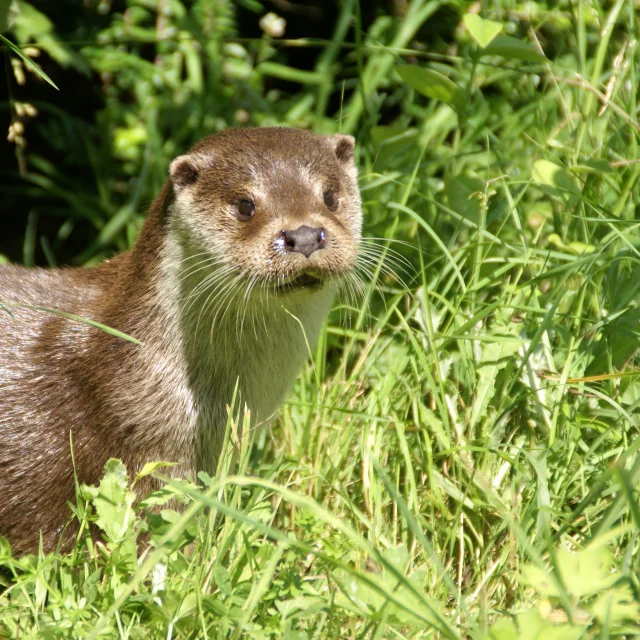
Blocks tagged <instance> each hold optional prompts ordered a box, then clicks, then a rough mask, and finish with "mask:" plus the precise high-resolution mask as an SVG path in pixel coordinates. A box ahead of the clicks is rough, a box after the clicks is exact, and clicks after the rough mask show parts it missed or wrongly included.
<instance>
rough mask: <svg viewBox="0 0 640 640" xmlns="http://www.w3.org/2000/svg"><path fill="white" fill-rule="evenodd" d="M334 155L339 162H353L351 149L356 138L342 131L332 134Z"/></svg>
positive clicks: (354, 144)
mask: <svg viewBox="0 0 640 640" xmlns="http://www.w3.org/2000/svg"><path fill="white" fill-rule="evenodd" d="M332 137H333V142H334V144H335V151H336V156H338V160H340V161H341V162H353V149H354V147H355V146H356V139H355V138H354V137H353V136H348V135H346V134H344V133H335V134H333V136H332Z"/></svg>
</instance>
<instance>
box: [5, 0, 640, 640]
mask: <svg viewBox="0 0 640 640" xmlns="http://www.w3.org/2000/svg"><path fill="white" fill-rule="evenodd" d="M18 4H19V5H20V6H21V8H22V13H21V15H20V16H19V17H18V18H15V20H14V22H13V23H12V26H11V28H10V29H9V30H8V31H7V32H5V36H6V39H7V40H8V41H9V43H13V44H14V45H15V46H16V47H17V48H19V49H20V51H21V52H22V54H23V55H24V54H25V51H26V54H27V55H28V56H31V57H30V59H31V60H32V61H33V62H36V63H38V64H39V65H41V67H42V70H43V71H44V72H46V73H47V74H48V75H49V76H50V80H51V81H52V82H54V83H56V84H58V83H57V82H56V79H57V78H58V79H60V78H62V79H64V78H69V77H70V76H69V75H64V74H69V73H71V72H73V73H77V74H78V77H79V78H80V77H82V78H85V80H84V81H85V82H87V83H94V85H96V87H97V89H96V91H99V93H100V96H101V98H100V100H101V107H100V109H98V110H96V112H95V114H94V119H93V120H87V119H86V118H85V119H83V118H79V117H77V116H75V115H74V114H73V113H71V111H70V107H69V103H68V102H66V103H63V104H61V103H59V102H56V101H60V100H64V99H65V98H63V97H62V96H64V95H65V92H67V93H68V92H72V94H73V92H74V91H76V89H72V88H70V87H69V85H67V86H65V85H64V84H63V83H62V82H60V83H59V91H58V92H56V91H55V89H53V87H51V86H50V85H49V84H48V83H47V82H46V80H43V79H42V78H41V76H40V74H41V72H38V71H37V70H30V69H29V63H28V62H26V61H23V60H22V58H21V57H20V56H19V54H18V53H16V52H15V51H13V52H11V53H9V50H8V48H7V47H8V45H6V46H5V53H6V55H7V56H8V59H9V58H10V59H11V60H12V61H15V62H12V63H11V64H8V65H7V67H6V68H7V74H8V83H9V86H10V91H9V97H8V99H7V100H6V102H4V103H3V105H2V106H3V113H4V114H5V115H7V114H8V117H7V122H8V121H9V119H10V120H11V123H12V124H11V127H12V131H13V132H14V134H13V140H11V141H10V142H7V143H6V144H7V145H12V146H11V153H12V154H15V158H16V160H15V161H13V165H12V168H11V169H8V170H6V171H3V173H2V178H1V179H2V189H3V193H4V194H5V196H6V198H7V200H6V202H7V203H8V202H15V203H18V202H19V203H20V204H19V206H18V205H16V211H17V213H15V214H12V215H13V218H11V220H12V221H13V222H12V224H13V225H14V227H13V228H19V237H20V241H19V243H16V242H10V241H9V239H8V238H9V235H5V240H4V241H3V242H4V244H0V251H1V252H3V253H5V254H6V255H7V256H8V257H10V258H12V259H14V260H19V261H21V262H23V263H25V264H35V263H39V264H47V263H48V264H51V265H56V264H59V263H67V264H95V263H96V262H97V261H99V260H101V259H103V258H104V257H106V256H108V255H110V254H111V253H112V252H113V251H114V250H122V249H126V248H127V247H128V246H130V244H131V243H132V241H133V240H134V239H135V237H136V233H137V231H138V229H139V228H140V223H141V220H142V219H143V216H144V208H145V206H146V205H147V204H148V203H149V202H150V200H151V199H152V197H153V195H154V194H155V193H156V192H157V190H158V189H159V187H160V186H161V185H162V183H163V182H164V179H165V176H166V167H167V165H168V163H169V162H170V160H171V159H172V158H173V157H175V155H177V154H178V153H180V152H182V151H183V150H184V149H185V148H187V147H188V146H189V144H190V143H191V142H193V141H195V140H197V139H198V138H199V137H201V136H202V135H203V134H205V133H211V132H215V131H218V130H221V129H224V128H226V127H229V126H241V125H252V126H266V125H286V126H293V127H303V128H310V129H313V130H314V131H317V132H321V133H333V132H338V131H340V132H343V133H350V134H352V135H354V136H355V137H356V140H357V159H358V166H359V170H360V184H361V192H362V199H363V206H364V214H365V232H364V233H365V236H366V238H367V239H366V240H365V241H364V242H363V245H362V253H361V261H360V266H359V272H358V274H359V277H360V279H361V284H360V286H352V287H351V288H350V289H349V288H347V290H345V292H344V296H343V297H342V299H341V300H340V302H339V304H338V305H337V306H336V309H335V311H334V312H333V314H332V316H331V317H330V319H329V321H328V323H327V325H326V327H325V329H324V331H323V333H322V336H321V339H320V341H319V343H318V344H317V345H316V346H314V347H313V349H312V353H311V354H310V362H309V364H308V365H307V366H306V368H305V369H304V371H303V373H302V375H301V376H300V378H299V379H298V381H297V383H296V385H295V387H294V389H293V390H292V392H291V393H290V395H289V397H288V399H287V402H286V403H285V405H284V406H283V407H282V408H281V410H280V411H279V413H278V416H277V418H276V420H275V421H274V422H273V424H272V425H270V426H269V427H265V428H256V429H244V433H243V436H242V437H241V438H240V437H239V436H238V433H239V429H240V427H241V426H242V424H238V423H237V422H236V421H234V420H232V419H231V418H230V420H229V424H228V426H227V434H226V439H225V447H226V451H227V455H224V456H223V457H222V459H221V462H220V464H219V468H218V472H217V473H216V475H215V477H209V476H206V475H201V477H200V483H201V484H200V485H196V484H193V483H189V482H186V481H185V482H178V481H176V480H167V483H166V484H165V486H164V488H163V489H162V490H161V491H158V492H155V493H153V494H151V495H149V496H148V497H147V498H146V500H143V501H142V502H136V501H135V499H134V497H135V494H134V493H133V492H132V488H133V486H134V484H135V482H136V480H137V479H136V478H127V476H126V472H125V471H124V468H123V467H122V465H121V464H120V463H119V462H118V461H115V460H114V461H111V462H110V463H109V465H108V467H107V469H106V470H105V476H104V479H103V480H102V483H101V484H100V486H99V487H93V488H87V487H78V490H77V495H78V501H77V505H73V506H71V505H70V510H69V514H70V517H75V518H79V519H80V520H81V522H82V523H83V525H82V527H81V533H80V535H79V537H78V539H77V542H76V544H75V546H74V548H73V550H72V551H71V552H69V553H66V554H63V553H55V554H50V555H44V554H39V555H37V556H29V557H25V558H15V557H13V556H12V555H11V550H10V546H9V545H8V543H6V542H4V541H3V542H1V543H0V637H7V638H131V639H136V638H167V639H169V638H226V637H228V638H241V637H242V638H255V639H265V640H266V639H276V638H286V639H291V640H293V639H303V638H305V639H306V638H317V639H325V638H327V639H329V638H335V639H343V638H371V639H382V638H385V639H387V638H389V639H392V638H473V639H485V638H487V639H488V638H491V639H495V640H498V639H500V640H510V639H514V640H515V639H516V638H521V639H525V640H534V639H536V638H544V639H545V640H556V639H558V640H560V639H567V640H569V639H576V640H577V639H578V638H630V637H637V635H638V634H640V581H639V572H638V569H639V563H640V554H639V551H638V546H639V544H640V504H639V500H638V490H639V483H640V457H638V455H637V454H638V448H639V447H640V438H639V435H640V434H639V428H640V412H639V409H640V379H639V378H638V375H639V373H640V371H639V370H638V356H637V351H638V345H639V335H638V322H639V320H640V307H639V305H638V300H639V297H638V296H639V294H638V290H639V289H640V262H639V258H640V228H639V223H638V204H639V203H640V197H639V195H640V193H639V192H640V185H639V183H638V176H639V173H640V161H639V154H638V144H639V140H640V136H639V134H640V124H639V122H638V107H637V100H638V98H637V97H638V91H639V89H640V72H639V69H640V66H639V60H640V52H639V45H638V36H639V29H640V21H639V16H638V14H637V11H636V8H635V5H634V2H631V1H630V0H626V1H625V0H612V1H611V2H607V3H604V2H600V1H599V0H593V1H592V2H585V1H583V0H575V1H571V2H569V1H567V0H559V1H558V2H550V1H547V2H519V1H512V2H507V1H506V0H495V1H493V2H483V3H480V2H474V3H471V2H463V1H462V0H452V1H451V2H445V1H443V0H407V1H406V2H397V3H390V4H389V5H388V6H387V4H385V3H382V2H380V3H373V2H372V3H368V2H365V0H360V1H359V2H358V1H357V0H340V2H335V3H325V5H324V6H325V8H324V9H323V11H326V12H329V13H330V20H329V22H330V25H329V26H330V28H329V32H330V35H329V36H327V37H320V36H318V35H317V34H316V35H314V34H312V33H308V34H306V35H307V36H308V37H306V38H302V39H301V38H299V37H298V34H297V33H293V34H292V33H291V32H290V31H287V30H285V33H284V34H283V35H282V37H276V36H278V35H279V34H278V33H277V32H274V33H271V34H270V33H269V32H268V30H269V28H270V27H269V25H267V27H265V28H266V29H267V30H266V31H264V30H263V31H260V29H259V28H258V27H257V25H258V21H259V19H260V17H261V16H262V15H264V13H266V12H267V10H268V9H273V7H272V6H271V3H267V2H258V1H257V0H243V1H242V2H241V1H240V0H238V1H237V2H230V1H226V0H208V1H206V2H205V1H204V0H195V1H194V2H191V3H187V2H184V3H183V2H181V1H180V0H172V1H171V2H157V3H156V2H154V1H151V0H127V2H126V3H124V2H123V3H121V6H120V5H118V6H116V7H112V6H111V4H110V3H108V2H104V1H101V2H96V3H86V6H90V7H91V8H92V10H93V11H94V13H95V19H94V20H93V22H91V23H90V25H91V26H83V27H80V26H78V25H76V24H72V22H66V23H65V27H64V29H63V28H62V27H61V26H60V25H59V24H58V23H57V22H56V19H55V17H53V16H52V17H47V16H46V15H45V14H44V13H42V11H44V12H45V13H46V11H47V9H46V8H41V9H36V8H35V7H34V6H32V5H30V4H27V3H18ZM62 4H65V3H62ZM70 4H73V3H70ZM277 4H278V3H273V5H277ZM284 4H287V3H284ZM307 4H308V5H309V6H312V5H313V6H316V5H314V4H313V3H307ZM316 4H317V5H318V6H320V5H322V3H316ZM391 5H393V6H394V10H393V11H392V10H391V9H390V8H389V7H390V6H391ZM305 6H306V5H305ZM100 7H103V9H100ZM52 11H53V9H52ZM279 13H281V14H282V15H284V16H285V17H286V14H285V12H282V11H281V12H279ZM313 15H314V14H310V16H311V17H309V18H308V22H309V25H311V26H309V27H308V28H309V29H310V30H311V29H312V24H313V20H312V18H313ZM70 20H71V19H70ZM323 20H325V22H326V21H327V17H326V15H324V17H323ZM78 24H79V22H78ZM246 24H249V25H253V26H251V28H245V27H243V25H246ZM289 28H290V27H289V26H287V29H289ZM243 29H244V31H243ZM251 29H253V30H254V31H253V32H252V31H251ZM291 29H293V26H292V27H291ZM303 35H304V34H303ZM34 50H36V51H39V52H40V55H38V56H37V57H35V56H36V53H34ZM19 73H22V74H23V76H24V78H23V79H25V78H26V79H25V83H24V84H20V82H19V80H20V78H19ZM12 74H13V75H12ZM56 74H62V75H59V76H56ZM11 87H12V88H11ZM29 91H32V92H34V95H36V96H37V98H38V99H31V98H30V97H29V96H30V94H29ZM67 100H68V99H67ZM25 105H26V106H25ZM30 109H32V110H33V111H30ZM35 112H37V113H35ZM16 123H19V125H18V126H17V127H16ZM45 140H46V143H45V142H43V141H45ZM30 141H33V144H32V145H31V146H30V144H29V143H30ZM62 156H64V161H61V160H60V159H61V158H62ZM5 206H7V207H8V205H5ZM7 210H8V209H7ZM0 224H6V223H0ZM16 233H17V232H16ZM12 237H17V235H16V234H15V233H14V236H12ZM16 247H17V249H16ZM246 420H247V416H244V418H243V419H242V420H240V422H241V423H242V422H243V421H246ZM234 452H235V456H233V455H232V454H233V453H234ZM234 457H235V459H236V464H232V463H231V462H230V461H231V459H232V458H234ZM162 462H164V461H158V463H159V464H157V465H150V466H148V467H147V468H145V469H144V470H143V472H142V474H148V473H153V474H156V475H157V476H158V477H163V471H165V469H164V467H163V466H162V464H160V463H162ZM176 497H177V498H178V499H179V500H181V501H182V502H184V505H185V507H184V510H183V511H181V512H178V511H174V510H172V509H169V508H167V507H166V505H167V502H168V501H169V500H170V499H171V498H176ZM88 522H94V523H96V524H97V526H98V527H99V529H100V530H101V531H102V534H103V535H102V540H94V539H92V538H91V537H90V536H89V533H88V527H87V523H88ZM143 535H147V536H148V537H149V539H150V545H149V546H147V547H144V546H140V547H139V546H138V545H137V544H136V540H137V539H139V538H140V537H141V536H143ZM158 563H162V565H163V566H164V567H166V575H164V577H163V579H162V580H159V579H158V578H159V575H160V570H158V569H157V568H156V567H157V565H158Z"/></svg>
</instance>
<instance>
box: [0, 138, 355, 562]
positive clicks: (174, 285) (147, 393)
mask: <svg viewBox="0 0 640 640" xmlns="http://www.w3.org/2000/svg"><path fill="white" fill-rule="evenodd" d="M353 147H354V141H353V138H351V137H350V136H343V135H339V134H337V135H334V136H320V135H315V134H312V133H310V132H306V131H300V130H293V129H284V128H271V129H235V130H228V131H224V132H222V133H220V134H218V135H215V136H210V137H208V138H205V139H204V140H202V141H201V142H199V143H198V144H197V145H196V146H195V147H193V149H191V151H189V153H187V154H186V155H184V156H180V157H179V158H177V159H176V160H174V161H173V163H172V164H171V167H170V170H169V177H168V180H167V182H166V183H165V185H164V187H163V188H162V190H161V192H160V194H159V195H158V197H157V198H156V200H155V201H154V202H153V204H152V205H151V208H150V210H149V212H148V216H147V219H146V221H145V224H144V225H143V228H142V231H141V233H140V236H139V238H138V240H137V242H136V243H135V245H134V246H133V248H132V249H131V250H129V251H127V252H125V253H122V254H120V255H117V256H115V257H114V258H112V259H110V260H107V261H105V262H103V263H102V264H100V265H98V266H96V267H92V268H86V269H85V268H63V269H52V270H46V269H26V268H22V267H17V266H4V267H0V303H5V304H6V305H7V306H5V307H4V308H0V495H1V496H2V499H1V500H0V535H4V536H6V537H7V538H8V539H9V541H10V542H11V544H12V547H13V549H14V551H16V552H18V553H24V552H30V551H35V550H36V549H37V546H38V542H39V539H40V535H41V534H42V538H43V541H44V547H45V550H51V549H53V548H54V547H55V545H56V544H57V542H58V540H59V537H60V533H61V531H62V530H63V527H64V525H65V523H66V522H67V520H68V518H69V514H70V512H69V509H68V507H67V505H66V503H67V501H73V499H74V477H73V474H74V470H73V468H72V461H71V450H70V435H71V437H72V440H73V454H74V457H75V471H76V473H77V477H78V480H79V481H80V482H82V483H87V484H93V483H95V482H96V481H97V480H98V479H99V478H100V476H101V473H102V471H103V468H104V464H105V462H106V461H107V460H108V459H109V458H111V457H117V458H120V459H122V460H123V461H124V462H125V463H126V465H127V467H128V469H129V471H130V473H133V472H135V471H136V470H137V469H139V468H140V467H141V466H142V465H143V464H144V463H145V462H147V461H154V460H156V461H157V460H167V461H176V462H178V463H179V464H178V466H177V467H175V468H174V469H173V470H172V472H173V473H174V474H175V475H177V476H181V477H192V478H195V476H196V473H197V471H199V470H206V471H208V472H209V473H213V472H215V467H216V463H217V458H218V455H219V450H220V445H221V439H222V436H223V432H224V427H225V424H226V421H227V406H228V404H229V403H230V402H231V399H232V396H233V393H234V389H235V388H236V385H237V389H238V393H239V398H240V402H241V403H242V406H247V407H248V408H249V409H250V410H251V413H252V419H253V421H254V422H255V421H264V420H265V419H268V418H269V417H270V416H271V415H272V414H273V412H274V411H275V410H276V409H277V407H278V406H279V404H280V403H281V401H282V400H283V398H284V395H285V394H286V392H287V390H288V389H289V387H290V385H291V384H292V382H293V380H294V378H295V376H296V375H297V372H298V371H299V369H300V367H301V366H302V364H303V363H304V360H305V359H306V357H307V355H308V345H311V344H313V342H314V341H315V340H316V338H317V335H318V333H319V331H320V328H321V325H322V322H323V320H324V318H325V316H326V314H327V312H328V310H329V308H330V306H331V303H332V300H333V297H334V294H335V292H336V290H337V288H338V286H339V283H340V280H341V278H343V277H345V275H347V274H348V273H349V271H350V270H351V269H352V268H353V266H354V263H355V260H356V254H357V250H358V245H359V241H360V228H361V210H360V198H359V193H358V187H357V175H356V169H355V164H354V160H353ZM29 306H31V307H41V308H52V309H57V310H60V311H62V312H65V313H69V314H74V315H76V316H81V317H83V318H88V319H91V320H94V321H96V322H99V323H101V324H104V325H107V326H108V327H112V328H114V329H117V330H119V331H122V332H124V333H126V334H128V335H129V336H132V337H134V338H136V339H138V340H140V342H141V344H134V343H132V342H129V341H126V340H124V339H122V338H119V337H116V336H114V335H111V334H109V333H107V332H105V331H102V330H101V329H99V328H96V327H95V326H91V325H89V324H86V323H82V322H77V321H74V320H71V319H69V318H67V317H62V316H60V315H54V314H51V313H47V312H44V311H41V310H35V309H33V308H28V307H29Z"/></svg>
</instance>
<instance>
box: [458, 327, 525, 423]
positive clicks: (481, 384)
mask: <svg viewBox="0 0 640 640" xmlns="http://www.w3.org/2000/svg"><path fill="white" fill-rule="evenodd" d="M505 328H506V327H505ZM509 331H513V333H511V334H510V335H504V336H502V337H503V338H504V340H501V341H496V342H485V343H484V344H483V346H482V356H481V358H480V362H479V364H478V384H477V386H476V392H475V400H474V403H473V411H472V417H471V420H472V424H476V423H477V421H478V420H480V419H482V418H483V417H484V416H485V415H486V413H487V408H488V406H489V403H490V402H491V400H492V399H493V396H494V393H495V384H496V377H497V375H498V372H499V371H500V369H503V368H504V367H506V366H507V363H508V362H509V359H510V358H512V357H513V356H514V355H515V354H516V353H517V351H518V349H519V348H520V347H521V345H522V341H520V340H519V339H517V335H516V334H515V332H516V331H517V327H516V326H515V325H514V326H512V327H510V328H509ZM514 338H516V339H514Z"/></svg>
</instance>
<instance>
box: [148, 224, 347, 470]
mask: <svg viewBox="0 0 640 640" xmlns="http://www.w3.org/2000/svg"><path fill="white" fill-rule="evenodd" d="M157 282H158V288H157V296H158V299H159V300H160V301H161V304H162V307H163V315H164V317H165V322H166V324H167V331H168V332H169V333H170V334H171V335H172V336H174V338H175V340H176V343H177V344H179V345H180V347H181V357H182V359H183V363H184V370H185V372H186V377H187V384H188V388H189V389H190V392H191V393H192V397H193V405H194V409H195V415H196V420H195V437H196V440H197V442H198V446H197V447H196V450H197V451H198V456H199V459H198V465H199V468H202V469H205V470H207V471H213V470H214V469H212V468H211V464H212V461H215V460H216V459H217V455H218V453H219V451H218V449H219V446H220V442H221V438H222V436H223V435H224V428H225V425H226V422H227V418H228V416H227V411H228V410H227V407H228V406H229V405H231V402H232V399H233V397H234V394H236V404H235V409H236V410H237V409H244V408H245V407H246V408H248V409H249V410H250V411H251V421H252V423H256V422H263V421H266V420H268V419H269V418H270V417H271V416H272V414H273V413H274V412H275V411H276V409H277V408H278V406H279V405H280V404H281V403H282V401H283V399H284V396H285V394H286V392H287V391H288V389H289V388H290V387H291V385H292V383H293V381H294V380H295V377H296V375H297V373H298V372H299V370H300V368H301V367H302V365H303V364H304V362H305V360H306V359H307V358H308V357H309V355H310V354H309V351H310V349H311V348H313V345H314V344H315V342H316V340H317V338H318V334H319V333H320V330H321V328H322V323H323V321H324V318H325V317H326V315H327V313H328V311H329V309H330V307H331V304H332V301H333V298H334V295H335V286H334V287H331V286H329V285H328V284H325V286H324V287H323V288H322V289H321V290H319V291H314V292H312V293H296V294H294V295H288V296H281V295H278V294H277V293H275V292H273V291H267V290H265V289H264V288H260V287H259V286H257V285H254V286H253V288H250V283H248V282H247V281H246V280H245V279H241V278H238V276H237V275H234V274H233V273H232V270H231V269H230V267H228V266H225V265H224V264H221V263H219V262H216V261H215V260H214V259H213V258H212V257H211V256H210V255H208V254H207V253H206V252H205V251H203V250H202V247H200V246H198V244H197V243H193V242H192V241H190V240H189V239H187V238H186V237H185V235H184V233H183V232H182V231H181V230H180V229H178V228H176V227H175V226H170V227H169V229H168V232H167V234H166V236H165V239H164V246H163V252H162V262H161V275H160V278H158V280H157Z"/></svg>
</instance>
